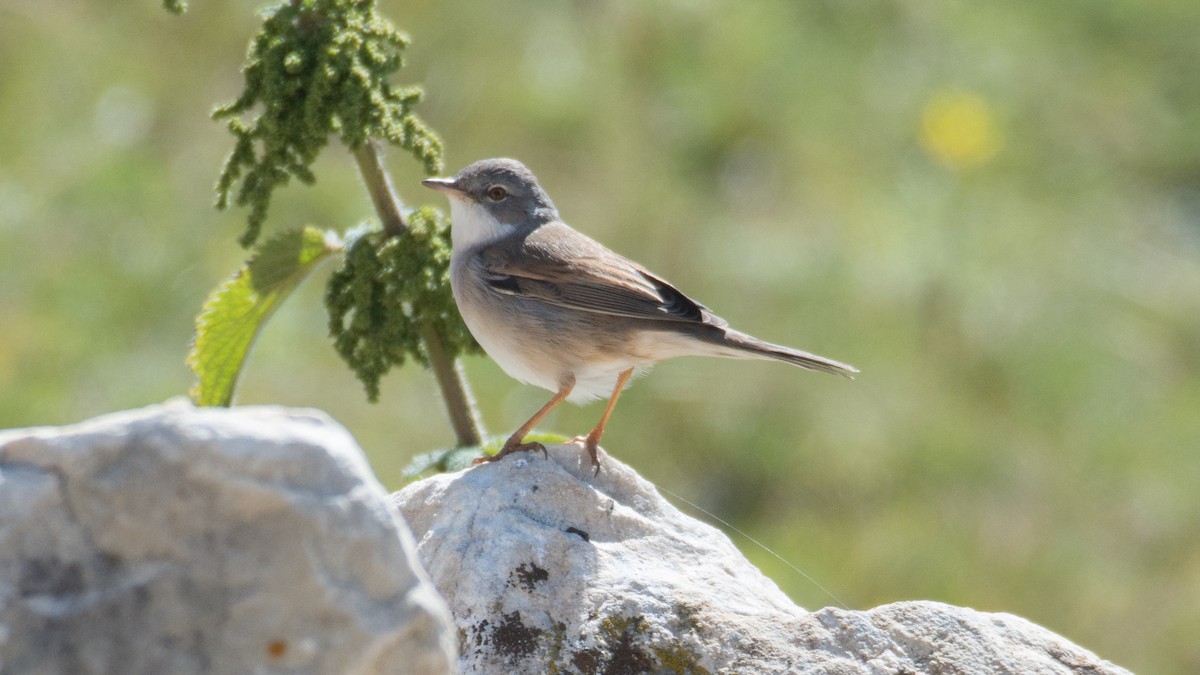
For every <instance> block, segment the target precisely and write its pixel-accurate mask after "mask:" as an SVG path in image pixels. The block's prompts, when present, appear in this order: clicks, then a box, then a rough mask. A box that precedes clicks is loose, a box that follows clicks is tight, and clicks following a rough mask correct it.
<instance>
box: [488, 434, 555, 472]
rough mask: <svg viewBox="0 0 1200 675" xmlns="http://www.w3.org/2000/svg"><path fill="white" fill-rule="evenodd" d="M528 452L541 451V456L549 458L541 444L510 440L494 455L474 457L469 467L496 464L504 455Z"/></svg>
mask: <svg viewBox="0 0 1200 675" xmlns="http://www.w3.org/2000/svg"><path fill="white" fill-rule="evenodd" d="M530 450H541V451H542V454H543V455H545V456H546V458H547V459H549V458H550V453H548V452H546V446H544V445H542V444H541V443H538V442H536V441H534V442H533V443H518V442H514V441H512V440H509V442H507V443H505V444H504V447H503V448H500V452H497V453H496V454H494V455H484V456H483V457H476V458H475V459H473V460H471V465H472V466H474V465H476V464H486V463H487V462H496V461H499V460H501V459H503V458H504V457H505V456H506V455H510V454H512V453H514V452H528V451H530Z"/></svg>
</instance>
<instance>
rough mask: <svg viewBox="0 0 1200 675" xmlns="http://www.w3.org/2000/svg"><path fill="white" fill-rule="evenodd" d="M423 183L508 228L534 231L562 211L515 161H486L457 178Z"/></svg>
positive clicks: (463, 172) (530, 173)
mask: <svg viewBox="0 0 1200 675" xmlns="http://www.w3.org/2000/svg"><path fill="white" fill-rule="evenodd" d="M421 184H422V185H424V186H425V187H428V188H432V189H434V190H437V191H438V192H444V193H446V195H447V196H448V197H450V198H451V204H452V205H453V204H454V202H455V201H458V200H466V201H470V202H474V203H475V204H478V205H479V206H482V207H483V208H484V209H485V210H486V211H487V212H488V213H489V214H490V215H491V216H492V217H493V218H495V219H496V220H497V221H499V222H500V223H503V224H505V225H515V226H518V227H521V228H525V227H530V228H533V227H537V226H538V225H544V224H546V223H548V222H551V221H555V220H558V209H556V208H554V202H552V201H550V196H549V195H547V194H546V191H545V190H543V189H542V186H540V185H538V181H537V177H535V176H534V175H533V172H532V171H530V170H529V169H527V168H526V167H525V165H524V164H522V163H520V162H518V161H517V160H515V159H483V160H480V161H478V162H475V163H474V164H472V165H470V166H468V167H467V168H465V169H463V170H462V171H459V172H458V174H457V175H456V176H454V178H430V179H428V180H423V181H421Z"/></svg>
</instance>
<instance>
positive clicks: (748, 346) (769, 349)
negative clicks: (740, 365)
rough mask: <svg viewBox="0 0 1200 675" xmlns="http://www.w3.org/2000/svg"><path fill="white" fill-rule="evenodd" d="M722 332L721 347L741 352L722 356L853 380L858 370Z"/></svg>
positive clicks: (850, 366) (729, 331) (821, 358)
mask: <svg viewBox="0 0 1200 675" xmlns="http://www.w3.org/2000/svg"><path fill="white" fill-rule="evenodd" d="M724 332H725V335H724V340H722V341H721V342H722V343H723V344H722V346H725V347H733V348H734V349H735V350H737V352H741V353H725V354H724V355H726V356H733V357H735V358H736V357H742V358H746V357H750V358H765V359H775V360H777V361H784V362H786V363H790V364H792V365H794V366H800V367H801V368H806V369H808V370H818V371H820V372H822V373H832V374H834V375H841V376H842V377H848V378H850V379H854V374H855V373H857V372H858V368H855V367H854V366H852V365H849V364H847V363H842V362H841V361H834V360H833V359H827V358H825V357H824V356H818V355H816V354H810V353H808V352H802V351H800V350H799V349H792V348H791V347H784V346H782V345H773V344H771V343H770V342H763V341H762V340H759V339H758V338H756V337H753V336H750V335H747V334H745V333H742V332H740V331H736V330H732V329H729V328H726V329H725V331H724Z"/></svg>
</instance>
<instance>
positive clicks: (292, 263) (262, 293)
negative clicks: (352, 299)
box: [187, 227, 341, 406]
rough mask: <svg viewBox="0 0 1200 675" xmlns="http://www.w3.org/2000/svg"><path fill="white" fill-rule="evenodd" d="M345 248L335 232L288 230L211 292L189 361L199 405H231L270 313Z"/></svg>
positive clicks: (262, 246)
mask: <svg viewBox="0 0 1200 675" xmlns="http://www.w3.org/2000/svg"><path fill="white" fill-rule="evenodd" d="M340 250H341V242H340V241H339V239H338V236H337V234H336V233H335V232H331V231H326V230H320V229H317V228H315V227H303V228H297V229H293V230H287V231H285V232H281V233H280V234H278V235H276V236H274V237H272V238H271V239H269V240H267V241H265V242H263V243H262V244H261V245H259V246H258V247H257V248H256V249H255V252H254V255H253V257H251V258H250V261H249V262H247V263H246V265H245V266H244V267H242V269H240V270H238V271H237V273H236V274H234V275H233V277H231V278H230V279H229V280H228V281H226V282H225V283H223V284H221V285H220V286H219V287H218V288H217V289H216V290H215V291H213V292H212V294H210V295H209V296H208V299H207V300H206V301H205V303H204V308H203V309H202V310H200V315H199V316H197V317H196V334H195V337H194V338H193V340H192V350H191V352H189V353H188V357H187V363H188V366H189V367H191V369H192V372H194V373H195V374H196V386H195V387H193V389H192V400H194V401H195V402H196V405H215V406H228V405H231V404H232V403H233V393H234V389H235V388H236V387H237V381H238V377H239V376H240V375H241V372H242V369H243V367H244V366H245V363H246V358H247V357H248V356H249V354H250V348H251V347H253V346H254V341H255V339H256V338H257V337H258V334H259V333H260V332H261V331H262V328H263V326H264V325H265V324H266V321H267V319H269V318H270V317H271V314H272V313H274V312H275V310H276V309H278V307H279V305H280V304H281V303H282V302H283V301H284V299H286V298H287V297H288V296H289V295H291V293H292V291H293V290H295V289H296V287H297V286H299V285H300V282H301V281H303V280H304V279H305V277H307V276H308V275H309V274H310V273H311V272H312V271H313V270H314V269H316V268H317V266H318V265H320V264H321V263H322V262H323V261H324V260H325V259H327V258H328V257H329V256H330V255H332V254H333V253H336V252H338V251H340Z"/></svg>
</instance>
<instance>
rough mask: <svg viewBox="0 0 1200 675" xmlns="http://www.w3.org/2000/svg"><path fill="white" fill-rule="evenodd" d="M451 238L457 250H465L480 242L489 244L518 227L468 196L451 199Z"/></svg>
mask: <svg viewBox="0 0 1200 675" xmlns="http://www.w3.org/2000/svg"><path fill="white" fill-rule="evenodd" d="M450 220H451V221H453V222H452V223H451V225H450V238H451V240H452V241H453V242H454V250H455V251H465V250H467V249H469V248H473V247H475V246H478V245H480V244H489V243H491V242H494V241H497V240H499V239H500V238H502V237H504V236H505V235H508V234H510V233H512V231H513V230H514V229H516V228H515V227H514V226H512V225H506V224H504V223H502V222H500V221H499V220H496V218H495V217H494V216H493V215H492V214H490V213H488V210H487V209H485V208H483V206H481V205H480V204H479V203H478V202H475V201H473V200H471V199H470V198H467V197H457V196H456V197H453V198H451V199H450Z"/></svg>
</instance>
